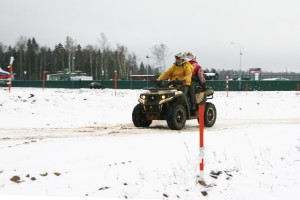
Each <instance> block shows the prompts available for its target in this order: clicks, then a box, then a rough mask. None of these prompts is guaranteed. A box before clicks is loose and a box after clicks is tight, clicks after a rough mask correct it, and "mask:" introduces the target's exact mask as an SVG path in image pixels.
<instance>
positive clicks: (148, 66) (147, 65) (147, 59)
mask: <svg viewBox="0 0 300 200" xmlns="http://www.w3.org/2000/svg"><path fill="white" fill-rule="evenodd" d="M146 58H147V87H148V82H149V81H148V77H149V74H148V68H149V58H150V57H149V56H148V55H147V56H146Z"/></svg>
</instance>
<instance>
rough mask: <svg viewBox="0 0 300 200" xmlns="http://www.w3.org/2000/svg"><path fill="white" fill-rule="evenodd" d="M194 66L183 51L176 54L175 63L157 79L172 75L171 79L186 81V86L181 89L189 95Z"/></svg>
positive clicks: (164, 78)
mask: <svg viewBox="0 0 300 200" xmlns="http://www.w3.org/2000/svg"><path fill="white" fill-rule="evenodd" d="M193 69H194V68H193V66H192V65H191V64H190V63H189V62H187V59H186V57H185V55H184V54H183V53H179V54H177V55H175V63H174V64H173V65H172V66H171V67H170V68H169V69H168V70H167V71H166V72H164V73H163V74H162V75H160V77H158V79H157V80H166V79H168V78H169V77H171V80H176V79H178V80H181V81H185V83H184V86H182V87H181V88H180V90H181V91H182V92H183V93H185V94H186V95H187V93H188V89H189V86H190V85H191V78H192V70H193Z"/></svg>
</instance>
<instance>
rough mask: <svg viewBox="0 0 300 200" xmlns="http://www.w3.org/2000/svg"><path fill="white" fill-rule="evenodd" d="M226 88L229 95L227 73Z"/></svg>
mask: <svg viewBox="0 0 300 200" xmlns="http://www.w3.org/2000/svg"><path fill="white" fill-rule="evenodd" d="M226 90H227V97H228V74H226Z"/></svg>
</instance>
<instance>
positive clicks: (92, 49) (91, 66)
mask: <svg viewBox="0 0 300 200" xmlns="http://www.w3.org/2000/svg"><path fill="white" fill-rule="evenodd" d="M86 49H87V50H88V52H89V63H90V73H91V76H93V52H94V48H93V46H92V45H87V46H86Z"/></svg>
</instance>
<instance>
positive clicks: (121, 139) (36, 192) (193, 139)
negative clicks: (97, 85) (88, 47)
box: [0, 88, 300, 200]
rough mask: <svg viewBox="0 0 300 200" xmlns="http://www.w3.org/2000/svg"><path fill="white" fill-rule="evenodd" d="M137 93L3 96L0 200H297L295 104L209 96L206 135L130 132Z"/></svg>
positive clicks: (284, 97) (159, 126)
mask: <svg viewBox="0 0 300 200" xmlns="http://www.w3.org/2000/svg"><path fill="white" fill-rule="evenodd" d="M141 92H142V90H117V96H115V91H114V90H109V89H105V90H89V89H78V90H77V89H45V91H42V89H40V88H12V91H11V93H8V90H7V89H6V88H5V89H4V88H0V199H1V200H2V199H12V198H16V199H35V198H36V199H41V197H42V198H45V199H48V198H50V199H53V198H54V199H61V198H63V199H69V198H70V199H81V198H86V197H89V198H90V199H93V198H97V199H107V198H109V199H111V198H112V199H119V198H120V199H126V198H129V199H188V200H193V199H213V200H215V199H220V200H224V199H230V200H232V199H236V200H241V199H243V200H253V199H272V200H273V199H289V200H291V199H299V196H300V190H299V188H300V104H299V103H300V97H297V95H296V92H295V91H294V92H248V93H247V94H246V93H245V92H230V93H229V97H226V92H216V93H215V95H214V99H213V100H211V102H213V103H214V104H215V105H216V108H217V112H218V117H217V121H216V124H215V126H214V127H212V128H205V130H204V134H205V136H204V139H205V141H204V145H205V182H206V186H203V185H200V184H199V183H197V176H198V175H199V155H198V154H199V128H198V123H197V120H191V121H188V122H187V124H186V127H185V128H184V129H183V130H181V131H173V130H169V129H168V127H167V124H166V122H165V121H155V122H153V124H152V125H151V126H150V128H136V127H134V126H133V124H132V122H131V112H132V109H133V107H134V106H135V105H136V104H137V98H138V96H139V94H140V93H141Z"/></svg>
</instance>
